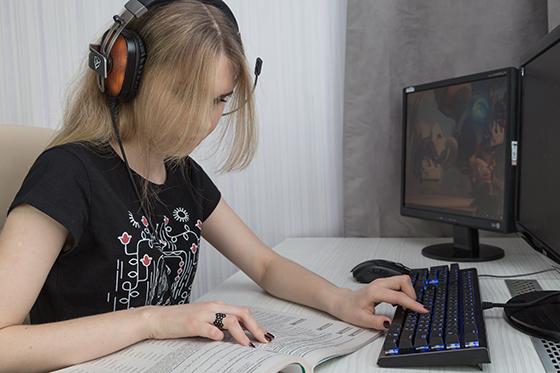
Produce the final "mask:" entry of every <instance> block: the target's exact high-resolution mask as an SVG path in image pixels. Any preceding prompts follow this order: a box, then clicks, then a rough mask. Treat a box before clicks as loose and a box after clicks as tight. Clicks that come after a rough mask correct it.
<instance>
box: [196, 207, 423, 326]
mask: <svg viewBox="0 0 560 373" xmlns="http://www.w3.org/2000/svg"><path fill="white" fill-rule="evenodd" d="M202 235H203V237H204V238H205V239H206V240H207V241H208V242H210V243H211V244H212V245H213V246H214V247H215V248H216V249H218V250H219V251H220V252H221V253H222V254H224V255H225V256H226V257H227V258H228V259H229V260H231V261H232V262H233V263H234V264H235V265H237V266H238V267H239V268H240V269H241V270H242V271H243V272H245V273H246V274H247V275H248V276H249V277H250V278H251V279H253V281H255V282H256V283H257V284H258V285H259V286H260V287H262V288H263V289H264V290H265V291H267V292H268V293H270V294H272V295H274V296H276V297H279V298H283V299H286V300H288V301H291V302H296V303H300V304H303V305H306V306H309V307H312V308H316V309H319V310H321V311H324V312H327V313H330V314H331V315H333V316H335V317H338V318H340V319H342V320H345V321H348V322H352V323H354V324H357V325H360V326H365V327H374V328H376V329H383V328H384V326H383V325H384V322H385V321H387V320H388V319H389V318H388V317H386V316H374V313H373V309H374V307H375V305H376V304H377V303H380V302H388V303H392V304H401V305H403V306H405V307H407V308H410V309H413V310H416V311H418V312H426V311H425V310H424V308H423V307H422V305H421V304H419V303H417V302H416V301H415V299H416V296H415V294H414V289H413V287H412V284H411V283H410V278H409V277H408V276H396V277H392V278H387V279H380V280H377V281H374V282H372V283H371V284H369V285H366V286H364V287H362V288H361V289H359V290H357V291H352V290H350V289H343V288H339V287H337V286H335V285H333V284H332V283H330V282H329V281H327V280H326V279H324V278H323V277H321V276H319V275H317V274H315V273H313V272H311V271H309V270H307V269H305V268H304V267H302V266H300V265H299V264H297V263H294V262H293V261H291V260H289V259H287V258H284V257H282V256H280V255H278V254H277V253H276V252H274V251H273V250H272V249H270V248H269V247H267V246H266V245H265V244H264V243H263V242H262V241H261V240H259V239H258V238H257V237H256V236H255V234H254V233H253V232H252V231H251V230H250V229H249V228H248V227H247V226H246V225H245V223H243V221H242V220H241V219H240V218H239V217H238V216H237V215H236V214H235V212H234V211H233V210H232V209H231V207H229V205H228V204H227V203H226V202H225V201H224V200H223V199H221V200H220V202H219V203H218V206H216V208H215V209H214V211H213V212H212V214H211V215H210V217H209V218H208V219H206V221H205V222H204V225H203V230H202Z"/></svg>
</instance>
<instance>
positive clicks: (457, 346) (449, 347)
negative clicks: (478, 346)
mask: <svg viewBox="0 0 560 373" xmlns="http://www.w3.org/2000/svg"><path fill="white" fill-rule="evenodd" d="M456 348H461V344H460V343H450V344H448V345H447V349H448V350H454V349H456Z"/></svg>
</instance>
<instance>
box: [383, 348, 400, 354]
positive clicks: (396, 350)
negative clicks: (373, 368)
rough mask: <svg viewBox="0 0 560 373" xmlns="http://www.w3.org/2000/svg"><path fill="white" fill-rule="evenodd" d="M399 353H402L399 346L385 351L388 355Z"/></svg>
mask: <svg viewBox="0 0 560 373" xmlns="http://www.w3.org/2000/svg"><path fill="white" fill-rule="evenodd" d="M399 353H400V350H399V349H398V348H392V349H390V350H386V351H385V354H386V355H398V354H399Z"/></svg>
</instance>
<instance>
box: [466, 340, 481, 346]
mask: <svg viewBox="0 0 560 373" xmlns="http://www.w3.org/2000/svg"><path fill="white" fill-rule="evenodd" d="M465 347H478V341H472V342H468V343H465Z"/></svg>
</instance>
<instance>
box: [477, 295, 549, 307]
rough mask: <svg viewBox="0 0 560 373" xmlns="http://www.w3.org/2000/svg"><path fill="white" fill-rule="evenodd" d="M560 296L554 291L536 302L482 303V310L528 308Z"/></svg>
mask: <svg viewBox="0 0 560 373" xmlns="http://www.w3.org/2000/svg"><path fill="white" fill-rule="evenodd" d="M558 295H560V291H553V292H552V293H549V294H547V295H545V296H542V297H540V298H537V299H535V300H534V301H531V302H527V303H509V304H508V303H492V302H482V304H481V307H482V310H483V311H484V310H489V309H491V308H527V307H532V306H535V305H537V304H538V303H540V302H542V301H544V300H547V299H548V298H552V297H555V296H558Z"/></svg>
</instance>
